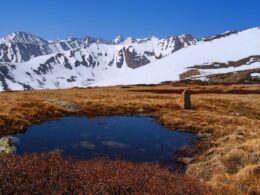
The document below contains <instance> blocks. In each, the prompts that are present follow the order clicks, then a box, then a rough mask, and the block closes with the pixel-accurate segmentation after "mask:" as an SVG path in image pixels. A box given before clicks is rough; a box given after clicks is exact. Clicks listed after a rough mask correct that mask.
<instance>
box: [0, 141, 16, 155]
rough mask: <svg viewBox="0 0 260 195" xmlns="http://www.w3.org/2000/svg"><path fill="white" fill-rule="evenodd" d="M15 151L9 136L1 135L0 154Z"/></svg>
mask: <svg viewBox="0 0 260 195" xmlns="http://www.w3.org/2000/svg"><path fill="white" fill-rule="evenodd" d="M15 152H16V147H15V146H14V144H13V142H12V139H11V138H9V137H3V138H1V139H0V154H1V153H2V154H13V153H15Z"/></svg>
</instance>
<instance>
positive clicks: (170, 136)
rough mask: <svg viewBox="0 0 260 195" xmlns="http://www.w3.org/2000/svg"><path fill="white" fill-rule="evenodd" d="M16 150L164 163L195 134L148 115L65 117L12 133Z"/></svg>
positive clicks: (75, 156) (193, 138) (189, 142)
mask: <svg viewBox="0 0 260 195" xmlns="http://www.w3.org/2000/svg"><path fill="white" fill-rule="evenodd" d="M14 136H15V137H16V138H18V140H19V142H16V146H17V153H18V154H23V153H35V152H47V151H52V152H61V153H62V154H63V155H64V156H65V157H69V158H76V159H91V158H95V157H108V158H112V159H115V158H119V159H124V160H131V161H135V162H165V161H166V160H167V159H169V157H171V155H172V154H173V153H174V151H175V150H176V149H178V148H180V147H182V146H184V145H190V144H191V142H192V141H193V140H195V139H196V137H195V136H194V135H192V134H190V133H184V132H176V131H172V130H169V129H167V128H164V127H162V126H161V125H159V124H158V123H156V122H155V121H154V120H153V119H152V118H151V117H146V116H110V117H96V118H91V119H89V118H87V117H75V116H73V117H64V118H61V119H59V120H54V121H48V122H44V123H41V124H36V125H33V126H31V127H29V128H28V129H27V130H26V132H24V133H20V134H16V135H14Z"/></svg>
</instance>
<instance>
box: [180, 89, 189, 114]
mask: <svg viewBox="0 0 260 195" xmlns="http://www.w3.org/2000/svg"><path fill="white" fill-rule="evenodd" d="M179 106H180V107H181V108H183V109H191V100H190V91H189V90H188V89H185V90H184V91H183V92H182V94H181V97H180V100H179Z"/></svg>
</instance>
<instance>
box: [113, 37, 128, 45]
mask: <svg viewBox="0 0 260 195" xmlns="http://www.w3.org/2000/svg"><path fill="white" fill-rule="evenodd" d="M124 40H125V39H124V37H123V36H121V35H118V36H117V37H116V38H114V39H113V40H112V43H115V44H119V43H122V42H123V41H124Z"/></svg>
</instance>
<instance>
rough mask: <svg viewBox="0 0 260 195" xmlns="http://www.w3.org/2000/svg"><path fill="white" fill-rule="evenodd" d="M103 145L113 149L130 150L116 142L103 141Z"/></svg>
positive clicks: (125, 145) (127, 146)
mask: <svg viewBox="0 0 260 195" xmlns="http://www.w3.org/2000/svg"><path fill="white" fill-rule="evenodd" d="M102 144H103V145H105V146H108V147H111V148H129V145H127V144H124V143H120V142H114V141H103V142H102Z"/></svg>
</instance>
